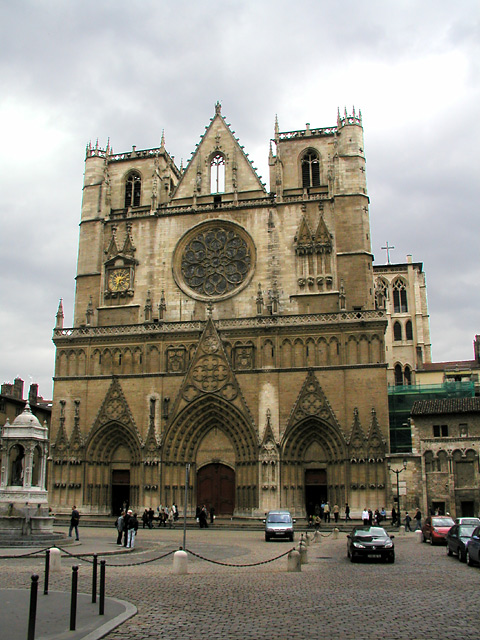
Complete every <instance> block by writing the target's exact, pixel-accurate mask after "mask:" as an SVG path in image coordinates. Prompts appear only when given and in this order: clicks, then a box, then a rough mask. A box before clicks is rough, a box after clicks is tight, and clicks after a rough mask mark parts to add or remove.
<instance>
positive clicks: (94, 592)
mask: <svg viewBox="0 0 480 640" xmlns="http://www.w3.org/2000/svg"><path fill="white" fill-rule="evenodd" d="M97 562H98V557H97V554H96V553H94V554H93V565H92V566H93V569H92V602H93V603H95V602H96V601H97Z"/></svg>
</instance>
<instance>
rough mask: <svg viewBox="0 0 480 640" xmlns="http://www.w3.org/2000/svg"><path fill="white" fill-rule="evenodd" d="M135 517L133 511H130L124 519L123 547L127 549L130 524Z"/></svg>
mask: <svg viewBox="0 0 480 640" xmlns="http://www.w3.org/2000/svg"><path fill="white" fill-rule="evenodd" d="M132 516H133V511H132V510H131V509H129V510H128V511H127V513H126V514H125V515H124V517H123V546H124V547H126V546H127V543H128V522H129V520H130V518H131V517H132Z"/></svg>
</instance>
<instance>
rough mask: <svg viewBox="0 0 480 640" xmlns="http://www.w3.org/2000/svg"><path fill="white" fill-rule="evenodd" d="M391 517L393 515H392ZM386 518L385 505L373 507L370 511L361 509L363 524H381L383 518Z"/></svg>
mask: <svg viewBox="0 0 480 640" xmlns="http://www.w3.org/2000/svg"><path fill="white" fill-rule="evenodd" d="M392 517H393V516H392ZM386 519H387V512H386V511H385V507H382V508H381V509H375V511H372V510H371V509H367V507H365V509H364V510H363V511H362V521H363V524H364V525H365V526H369V527H371V526H374V525H381V524H382V522H383V521H384V520H386Z"/></svg>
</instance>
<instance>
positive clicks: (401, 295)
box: [393, 280, 408, 313]
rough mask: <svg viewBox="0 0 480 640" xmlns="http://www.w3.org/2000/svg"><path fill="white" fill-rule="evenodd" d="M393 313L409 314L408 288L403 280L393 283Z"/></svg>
mask: <svg viewBox="0 0 480 640" xmlns="http://www.w3.org/2000/svg"><path fill="white" fill-rule="evenodd" d="M393 311H394V313H407V311H408V304H407V288H406V287H405V283H404V282H403V280H396V281H395V282H394V283H393Z"/></svg>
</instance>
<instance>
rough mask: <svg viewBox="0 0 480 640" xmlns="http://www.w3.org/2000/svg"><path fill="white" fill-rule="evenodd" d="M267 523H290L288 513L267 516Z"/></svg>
mask: <svg viewBox="0 0 480 640" xmlns="http://www.w3.org/2000/svg"><path fill="white" fill-rule="evenodd" d="M268 522H287V523H288V522H290V516H289V515H288V513H272V515H270V516H268Z"/></svg>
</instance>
